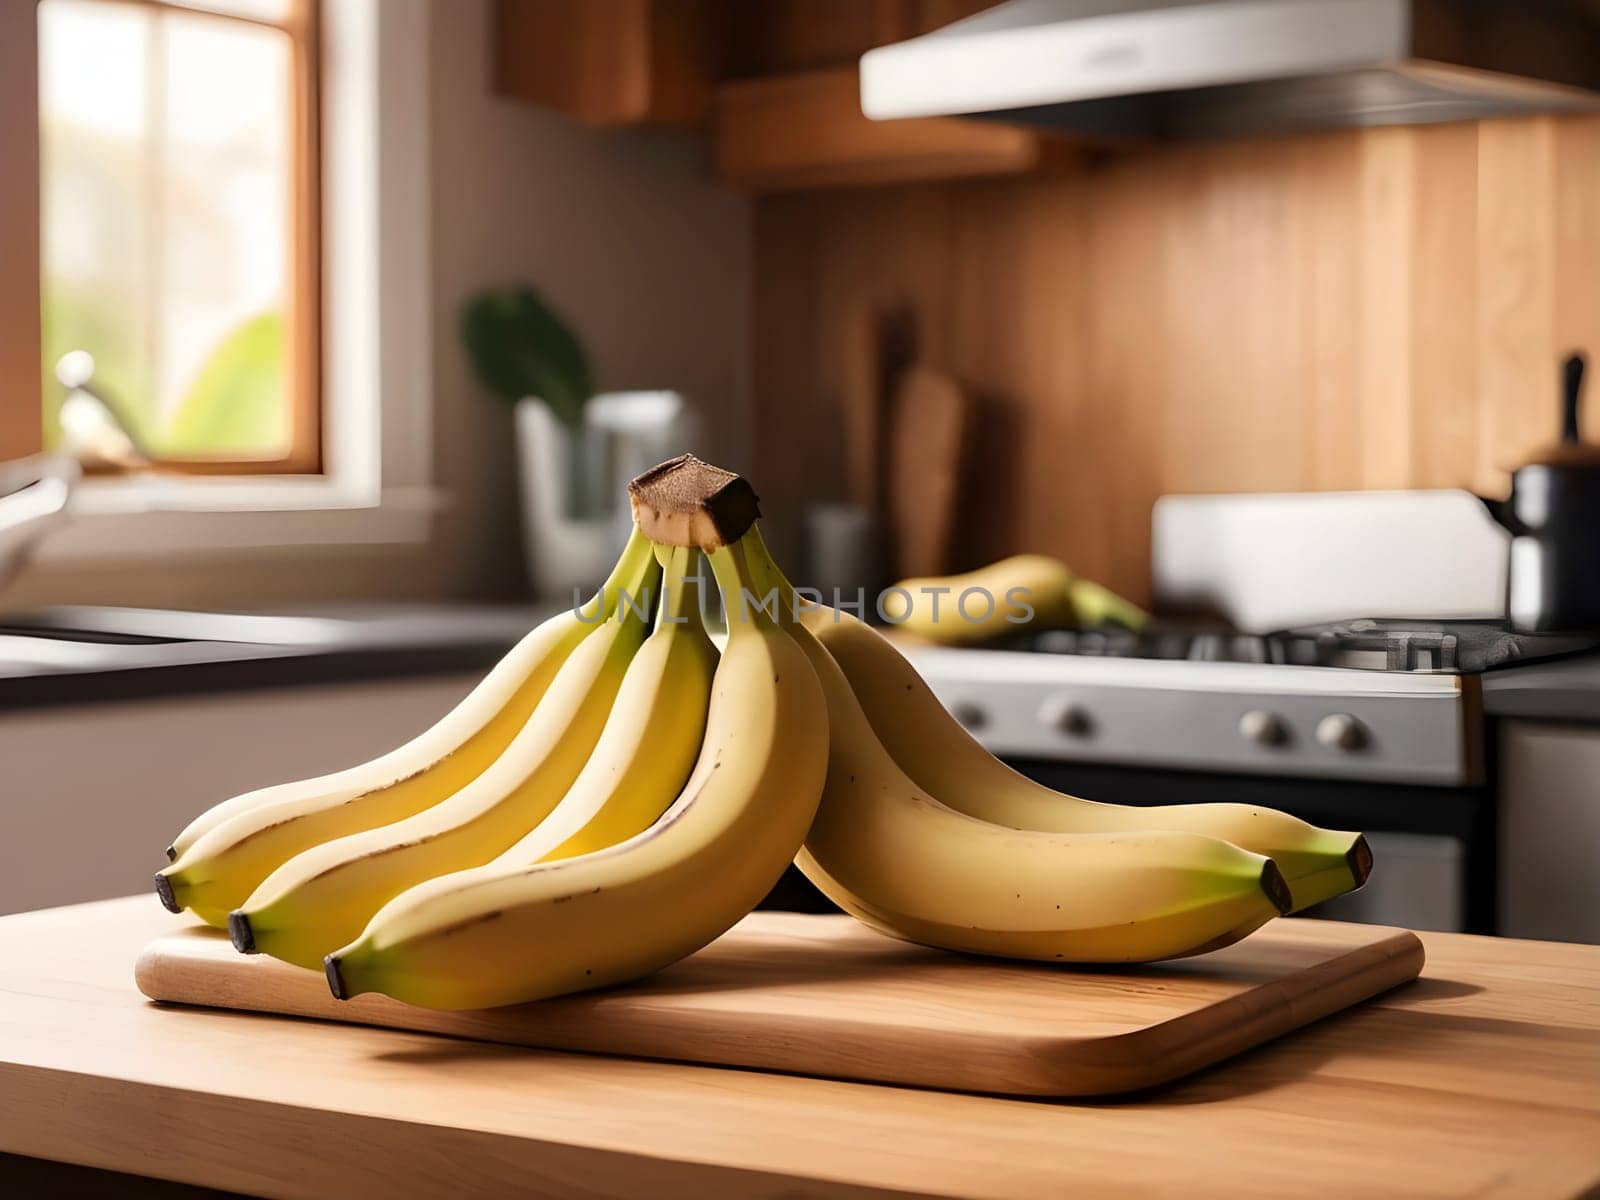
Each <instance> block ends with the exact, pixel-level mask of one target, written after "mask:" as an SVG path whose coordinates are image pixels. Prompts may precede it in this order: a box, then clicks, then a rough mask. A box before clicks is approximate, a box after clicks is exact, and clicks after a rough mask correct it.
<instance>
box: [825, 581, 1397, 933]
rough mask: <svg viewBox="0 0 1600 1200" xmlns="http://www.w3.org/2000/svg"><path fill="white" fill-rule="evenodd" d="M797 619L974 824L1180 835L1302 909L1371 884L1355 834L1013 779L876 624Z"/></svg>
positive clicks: (1227, 807) (926, 778) (1226, 808)
mask: <svg viewBox="0 0 1600 1200" xmlns="http://www.w3.org/2000/svg"><path fill="white" fill-rule="evenodd" d="M800 620H801V621H802V622H803V623H804V624H805V626H806V628H807V629H809V630H810V631H811V632H812V633H813V634H815V635H816V637H817V639H818V640H819V641H820V642H821V643H822V644H823V645H824V646H825V647H827V650H828V653H829V654H830V655H831V656H832V657H833V660H834V661H835V662H836V663H838V664H839V667H840V669H841V670H842V671H843V672H844V675H845V678H846V679H848V680H849V682H850V687H851V690H852V691H853V692H854V693H855V698H856V700H857V701H859V703H860V705H861V708H862V709H863V711H865V713H866V715H867V719H868V720H869V721H870V722H871V725H872V730H873V732H874V733H876V734H877V735H878V739H879V740H880V741H881V742H882V743H883V745H884V748H885V749H886V750H888V752H889V754H890V756H891V757H892V758H893V759H894V761H895V763H896V764H897V765H898V766H899V767H900V769H901V770H903V771H904V772H905V773H906V774H907V775H908V776H910V777H911V778H912V779H913V780H914V781H915V782H916V783H917V785H918V786H920V787H923V788H926V789H927V790H928V791H929V792H930V793H932V794H933V795H936V796H938V797H939V798H940V799H941V800H942V801H943V802H944V803H945V804H947V805H949V806H950V807H951V808H954V809H956V810H957V811H959V812H963V813H966V814H967V815H968V816H972V817H977V818H979V819H980V820H984V821H992V822H994V823H995V824H998V825H1009V826H1011V827H1012V828H1015V829H1037V830H1048V831H1051V832H1056V833H1127V834H1135V833H1139V832H1141V831H1155V830H1174V831H1179V832H1186V833H1199V834H1205V835H1207V836H1208V837H1215V838H1221V839H1222V840H1223V841H1226V842H1232V843H1233V844H1234V845H1236V846H1239V847H1241V848H1243V849H1245V850H1250V851H1252V852H1254V853H1256V854H1262V855H1265V856H1267V857H1268V858H1270V859H1272V860H1273V861H1274V862H1275V863H1277V864H1278V868H1279V869H1280V870H1281V871H1282V872H1283V875H1284V879H1285V881H1286V882H1287V883H1288V885H1289V891H1290V894H1291V896H1292V898H1293V905H1294V909H1295V910H1296V911H1298V910H1300V909H1303V908H1308V907H1310V906H1311V905H1313V904H1318V903H1321V902H1322V901H1324V900H1328V899H1331V898H1332V897H1334V896H1338V895H1342V894H1343V893H1345V892H1348V891H1351V890H1353V889H1355V888H1358V887H1360V886H1361V885H1362V884H1363V883H1365V882H1366V879H1367V875H1368V874H1369V873H1370V871H1371V869H1372V852H1371V851H1370V850H1369V849H1368V847H1367V841H1366V839H1365V838H1364V837H1362V836H1361V834H1359V833H1352V832H1342V831H1337V830H1329V829H1319V828H1318V827H1317V826H1315V825H1310V824H1308V823H1306V822H1305V821H1302V820H1299V819H1298V818H1296V817H1291V816H1289V815H1288V814H1286V813H1281V812H1277V811H1275V810H1273V809H1270V808H1256V807H1254V806H1252V805H1247V804H1173V805H1163V806H1157V807H1149V808H1146V807H1139V806H1124V805H1117V804H1100V803H1097V802H1095V801H1092V800H1082V799H1079V798H1078V797H1076V796H1068V795H1065V794H1063V793H1061V792H1056V791H1052V790H1051V789H1049V788H1047V787H1045V786H1043V785H1042V784H1038V783H1035V782H1034V781H1033V780H1031V779H1029V778H1027V777H1026V776H1024V775H1021V774H1019V773H1018V772H1016V771H1013V770H1012V769H1011V768H1010V767H1008V766H1006V765H1005V764H1004V763H1003V762H1001V761H1000V760H999V759H997V758H995V757H994V756H993V755H992V754H990V753H989V752H988V751H987V750H985V749H984V748H983V746H982V745H981V744H980V743H979V742H978V741H977V739H975V738H974V737H973V736H972V735H971V734H969V733H968V732H967V731H966V730H965V729H964V728H963V727H962V726H961V724H960V722H958V721H957V720H956V719H955V718H954V717H952V716H951V715H950V714H949V712H947V711H946V710H945V707H944V705H942V704H941V703H940V702H939V699H938V697H937V696H935V695H934V694H933V692H932V691H931V690H930V689H929V687H928V685H927V684H926V683H924V682H923V681H922V677H921V676H920V675H918V674H917V672H916V669H915V668H914V667H913V666H912V665H911V664H910V663H909V662H907V661H906V659H905V658H904V656H902V655H901V654H900V652H899V651H898V650H896V649H895V647H894V646H893V645H892V644H891V643H890V642H889V640H888V639H887V638H885V637H884V636H883V635H881V634H880V633H878V632H877V631H876V630H875V629H873V628H872V627H871V626H869V625H866V624H864V623H863V622H861V621H858V620H856V619H855V618H854V617H852V616H850V615H849V614H848V613H843V612H838V611H836V610H834V609H831V608H826V607H823V606H821V605H811V606H806V607H803V608H802V609H801V611H800Z"/></svg>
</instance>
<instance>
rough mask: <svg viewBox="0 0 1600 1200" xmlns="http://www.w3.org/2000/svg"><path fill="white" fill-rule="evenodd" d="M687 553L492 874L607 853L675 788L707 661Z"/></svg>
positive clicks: (697, 721) (693, 731) (691, 744)
mask: <svg viewBox="0 0 1600 1200" xmlns="http://www.w3.org/2000/svg"><path fill="white" fill-rule="evenodd" d="M663 549H667V548H663ZM693 553H694V552H693V551H692V550H690V549H688V548H686V547H682V546H675V547H671V548H670V549H668V550H667V555H666V559H667V561H666V564H665V565H666V580H665V583H664V584H663V588H662V597H663V600H662V607H661V616H660V625H659V627H658V628H657V630H656V632H655V633H654V634H653V635H651V638H650V640H649V641H648V642H647V643H645V647H644V649H643V650H641V651H640V652H639V657H638V658H636V659H634V662H633V665H632V666H631V667H630V668H629V669H628V677H627V679H626V680H624V681H623V684H622V691H621V692H620V693H619V694H618V696H617V703H616V706H615V707H614V708H613V709H612V712H611V719H610V720H609V721H607V722H606V728H605V732H604V733H602V734H601V735H600V741H599V743H598V744H597V745H596V746H595V750H594V753H593V754H592V755H591V756H590V758H589V761H588V763H587V764H585V766H584V768H583V773H582V774H581V775H579V776H578V779H577V781H576V782H575V783H574V784H573V785H572V787H571V789H570V790H569V791H568V792H567V794H566V795H565V796H563V797H562V798H561V803H559V804H557V805H556V806H555V809H554V810H553V811H552V812H551V813H550V815H549V816H547V817H546V818H545V819H544V820H543V821H541V822H540V823H539V824H538V825H537V826H535V827H534V828H533V829H531V830H530V831H529V832H528V833H527V834H526V835H524V836H523V838H522V839H521V840H520V841H518V842H517V843H516V844H515V845H513V846H511V847H510V848H509V849H507V850H506V851H505V852H504V853H503V854H501V855H500V856H499V857H498V858H496V859H495V862H496V864H497V865H505V866H527V865H531V864H533V863H536V862H549V861H553V860H556V859H561V858H573V857H575V856H577V855H579V854H586V853H588V852H589V851H591V850H604V849H605V848H606V847H608V846H615V845H616V844H617V843H618V842H621V841H625V840H626V839H628V838H630V837H632V836H633V835H634V834H636V833H639V832H641V831H642V830H645V829H648V828H649V827H650V825H652V824H653V823H654V822H655V821H656V819H657V818H659V817H660V816H661V814H662V813H663V812H665V811H666V809H667V807H668V806H669V805H670V804H671V803H672V802H673V800H674V799H675V798H676V797H677V796H678V794H679V792H680V791H681V790H682V789H683V785H684V783H685V782H686V781H687V779H688V778H689V773H690V771H691V770H692V769H693V767H694V764H695V760H696V757H697V755H698V754H699V751H700V746H701V743H702V741H703V739H704V736H705V727H706V706H707V704H708V703H709V701H710V698H711V678H712V673H713V671H714V670H715V667H716V659H717V651H716V647H715V646H713V645H712V644H711V638H710V637H709V636H708V635H707V634H706V631H705V626H704V625H702V624H701V619H700V603H699V589H698V588H697V587H696V586H695V584H694V583H692V582H690V579H689V578H688V577H687V576H686V571H687V569H688V566H689V563H690V561H691V558H692V555H693ZM358 932H360V931H359V930H354V931H352V933H351V935H350V936H351V937H354V936H355V934H356V933H358ZM349 940H350V938H345V939H343V941H340V942H338V943H336V944H337V945H343V944H344V942H345V941H349ZM332 948H333V947H329V949H332ZM319 961H320V960H319Z"/></svg>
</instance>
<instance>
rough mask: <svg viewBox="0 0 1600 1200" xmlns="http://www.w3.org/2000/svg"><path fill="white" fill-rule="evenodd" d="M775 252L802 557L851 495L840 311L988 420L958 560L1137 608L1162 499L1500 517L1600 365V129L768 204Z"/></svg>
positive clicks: (1402, 135) (790, 519)
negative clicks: (1059, 564)
mask: <svg viewBox="0 0 1600 1200" xmlns="http://www.w3.org/2000/svg"><path fill="white" fill-rule="evenodd" d="M755 239H756V250H755V272H756V286H755V344H754V353H755V363H754V394H755V395H756V397H757V408H756V413H755V418H754V441H755V446H754V450H755V459H756V463H755V466H756V471H757V474H756V476H755V477H756V478H757V479H758V480H759V481H760V482H761V485H762V491H763V494H764V496H765V497H766V498H767V500H768V504H767V508H768V511H769V512H772V513H774V514H782V515H783V516H784V517H786V518H787V520H780V521H779V522H778V527H777V529H776V530H775V533H776V535H777V537H778V539H779V540H780V542H785V543H786V544H787V545H789V546H791V547H792V546H793V544H794V537H795V533H796V531H797V529H798V512H799V510H800V507H801V505H802V504H803V503H804V502H806V501H808V500H817V499H830V498H837V497H839V496H842V495H843V453H842V448H841V445H840V439H841V430H842V429H843V426H844V422H843V420H842V417H841V414H840V412H839V404H840V396H841V393H842V390H843V382H844V381H843V378H842V373H843V366H844V363H843V348H844V345H845V339H846V337H847V333H846V330H847V328H848V321H849V318H850V314H851V313H852V312H853V311H858V310H859V309H860V308H861V306H863V305H874V306H882V307H886V308H892V307H896V306H905V307H906V308H908V309H909V310H910V311H911V312H912V313H914V314H915V317H916V321H917V324H918V326H919V330H920V332H919V339H920V344H921V347H922V351H923V354H924V356H925V357H926V358H927V359H928V360H929V361H931V362H932V363H933V364H935V365H937V366H940V367H943V368H945V369H947V370H949V371H952V372H953V373H954V374H955V375H956V376H957V377H958V378H960V379H961V380H962V382H963V383H965V384H966V386H967V387H968V388H969V389H971V391H972V392H973V393H974V395H975V396H976V397H977V398H978V402H979V418H978V426H979V429H978V440H977V444H976V447H975V453H974V463H973V470H972V471H971V472H970V477H969V479H968V481H967V483H966V485H965V493H964V494H965V503H964V506H963V509H964V511H963V521H964V525H963V527H962V529H961V531H960V534H959V538H958V546H959V554H960V557H961V559H962V560H963V562H964V563H966V564H968V565H971V564H976V563H978V562H980V561H983V560H987V559H990V558H994V557H997V556H999V555H1002V554H1007V553H1013V552H1017V551H1023V550H1039V551H1045V552H1049V553H1053V554H1057V555H1059V556H1061V557H1062V558H1064V559H1066V560H1067V561H1068V562H1069V563H1071V564H1072V565H1073V566H1074V567H1075V568H1076V569H1078V570H1079V571H1081V572H1084V573H1086V574H1088V575H1091V576H1094V577H1096V578H1099V579H1102V580H1104V581H1105V582H1107V583H1109V584H1110V585H1111V586H1113V587H1116V588H1118V589H1121V590H1124V591H1126V592H1127V593H1129V594H1130V595H1133V596H1136V597H1141V598H1144V597H1147V595H1148V587H1149V578H1148V576H1149V567H1148V564H1149V521H1150V506H1151V503H1152V502H1153V501H1154V500H1155V499H1156V497H1157V496H1159V495H1161V494H1163V493H1169V492H1233V491H1278V490H1296V491H1298V490H1308V489H1344V488H1399V487H1471V488H1475V489H1478V490H1481V491H1487V492H1502V491H1503V490H1504V488H1505V487H1506V470H1507V468H1509V467H1511V466H1514V465H1515V464H1516V463H1517V462H1518V461H1519V460H1521V459H1522V458H1523V457H1525V456H1526V455H1527V454H1528V453H1529V452H1531V451H1532V450H1534V449H1535V448H1536V447H1537V446H1538V445H1540V444H1541V443H1543V442H1547V441H1549V440H1551V439H1552V438H1553V437H1554V434H1555V432H1556V429H1557V360H1558V358H1559V356H1560V355H1561V354H1563V353H1564V352H1566V351H1568V350H1571V349H1573V348H1585V349H1588V350H1590V351H1592V352H1595V353H1597V354H1600V118H1597V117H1576V118H1572V117H1568V118H1529V119H1516V120H1505V121H1494V122H1485V123H1482V124H1463V125H1448V126H1431V127H1421V128H1399V129H1378V130H1367V131H1352V132H1341V133H1334V134H1327V135H1319V136H1314V137H1301V138H1283V139H1272V140H1261V141H1246V142H1232V143H1222V144H1208V145H1201V146H1187V147H1176V148H1164V149H1153V150H1143V151H1139V152H1134V153H1129V154H1124V155H1120V156H1117V157H1113V158H1107V159H1104V160H1101V161H1099V162H1096V163H1094V164H1092V165H1089V166H1086V167H1081V168H1077V169H1075V170H1073V171H1072V172H1071V173H1062V174H1052V175H1048V176H1039V177H1036V178H1028V179H1024V180H1014V179H1013V180H1002V181H996V182H963V183H950V184H938V185H919V186H915V187H903V188H894V189H879V190H858V191H845V192H833V193H807V194H804V195H790V196H778V197H771V198H767V199H763V200H760V201H759V202H758V203H757V208H756V218H755ZM1592 423H1600V417H1596V418H1595V421H1594V422H1592Z"/></svg>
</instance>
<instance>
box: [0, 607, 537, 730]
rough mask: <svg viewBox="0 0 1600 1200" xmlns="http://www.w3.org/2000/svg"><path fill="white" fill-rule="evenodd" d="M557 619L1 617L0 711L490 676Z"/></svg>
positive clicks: (358, 612) (502, 613)
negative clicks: (529, 635)
mask: <svg viewBox="0 0 1600 1200" xmlns="http://www.w3.org/2000/svg"><path fill="white" fill-rule="evenodd" d="M554 611H555V608H554V607H553V606H550V605H546V606H544V607H543V608H531V607H467V606H455V607H452V606H445V605H410V606H401V605H393V606H379V605H368V606H361V607H354V606H350V607H340V608H329V609H323V610H317V611H314V612H305V613H294V614H282V613H273V614H264V615H244V614H227V613H188V612H178V611H167V610H154V609H117V608H74V607H70V606H64V607H60V608H54V609H41V610H38V611H37V612H32V613H19V614H13V615H9V616H5V617H0V709H7V708H11V709H16V708H36V707H39V706H42V705H47V704H76V703H82V702H85V701H97V700H131V699H138V698H142V697H146V696H173V695H181V694H186V693H187V694H193V693H198V692H221V691H237V690H241V689H246V688H256V687H279V686H292V685H303V684H316V683H329V682H348V681H352V680H361V679H384V678H395V677H400V676H416V675H426V674H434V673H443V672H457V671H476V670H485V671H486V670H488V668H489V667H491V666H493V665H494V664H495V663H496V662H497V661H499V659H500V657H501V656H502V655H503V654H505V652H506V651H507V650H508V649H510V648H511V646H512V645H513V644H515V643H516V641H517V640H518V639H519V638H520V637H521V636H522V635H523V634H524V633H526V632H527V631H528V630H530V629H532V628H533V627H534V625H536V624H538V622H539V621H541V620H543V619H544V618H545V617H547V616H549V615H550V614H551V613H552V612H554ZM52 633H53V634H55V636H50V635H51V634H52Z"/></svg>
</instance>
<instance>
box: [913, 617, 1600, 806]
mask: <svg viewBox="0 0 1600 1200" xmlns="http://www.w3.org/2000/svg"><path fill="white" fill-rule="evenodd" d="M1597 645H1600V637H1594V636H1588V635H1573V636H1567V635H1553V634H1539V635H1529V634H1521V633H1514V632H1512V631H1510V630H1509V629H1508V628H1507V627H1506V626H1505V625H1504V624H1502V623H1500V622H1495V621H1488V620H1478V621H1404V620H1355V621H1347V622H1333V623H1327V624H1322V625H1313V626H1304V627H1300V628H1295V629H1287V630H1282V631H1279V632H1275V633H1266V634H1243V633H1235V632H1229V631H1222V630H1217V629H1193V628H1180V627H1169V628H1162V627H1156V628H1153V629H1151V630H1147V631H1144V632H1140V633H1132V632H1128V631H1125V630H1081V631H1069V630H1049V631H1042V632H1036V633H1025V634H1020V635H1017V636H1015V637H1013V638H1012V639H1010V640H1009V641H1008V642H1006V643H1003V644H998V645H996V646H994V647H990V648H985V649H981V650H974V649H949V648H942V647H934V646H926V645H920V644H917V645H907V646H905V647H904V649H905V652H906V653H907V655H908V656H909V657H910V658H911V659H912V661H913V662H914V663H915V664H916V666H917V669H918V670H919V671H920V672H921V673H922V675H923V677H924V678H925V679H926V680H927V681H928V683H929V685H930V686H931V687H932V688H933V690H934V692H935V693H936V694H937V695H938V696H939V698H940V699H941V700H942V701H944V703H945V705H946V707H948V708H949V709H950V710H951V712H953V713H954V714H955V715H956V717H957V718H958V719H959V720H960V721H961V722H962V723H963V724H964V725H966V726H967V728H969V729H970V730H972V732H973V733H974V734H975V735H976V736H977V737H978V738H979V739H980V740H981V741H983V742H984V744H985V745H987V746H988V747H989V749H991V750H992V751H994V752H995V753H997V754H1001V755H1004V756H1009V757H1014V758H1026V759H1035V760H1044V761H1051V760H1057V761H1070V762H1090V763H1095V762H1099V763H1108V764H1116V763H1121V764H1127V765H1135V766H1141V767H1160V768H1172V769H1194V770H1205V771H1214V772H1236V773H1244V774H1272V775H1280V776H1290V777H1304V778H1322V779H1349V780H1369V781H1373V782H1388V783H1412V784H1432V785H1441V786H1451V785H1454V786H1463V785H1472V784H1475V783H1478V782H1480V781H1481V778H1482V772H1483V755H1482V734H1481V726H1482V721H1481V717H1480V715H1479V714H1480V712H1481V708H1480V704H1479V689H1478V679H1477V676H1478V675H1479V674H1481V673H1482V672H1484V671H1487V670H1493V669H1494V668H1496V667H1499V666H1503V665H1507V664H1511V663H1524V662H1528V661H1530V660H1533V659H1537V658H1544V657H1550V656H1553V655H1559V654H1568V653H1574V652H1578V651H1583V650H1589V649H1593V648H1594V647H1596V646H1597Z"/></svg>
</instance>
